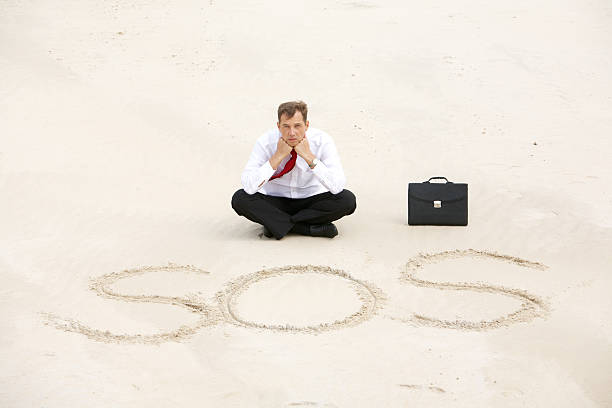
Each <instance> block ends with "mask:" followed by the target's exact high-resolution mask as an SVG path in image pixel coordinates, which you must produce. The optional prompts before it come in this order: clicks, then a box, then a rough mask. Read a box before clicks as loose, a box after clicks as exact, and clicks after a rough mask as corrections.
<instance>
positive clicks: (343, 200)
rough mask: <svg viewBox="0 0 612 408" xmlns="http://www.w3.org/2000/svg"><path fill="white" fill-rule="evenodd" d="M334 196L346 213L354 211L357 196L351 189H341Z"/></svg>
mask: <svg viewBox="0 0 612 408" xmlns="http://www.w3.org/2000/svg"><path fill="white" fill-rule="evenodd" d="M336 196H337V199H338V201H339V202H340V205H341V207H342V209H343V210H344V212H345V214H346V215H349V214H352V213H354V212H355V209H356V208H357V198H356V197H355V194H353V192H352V191H350V190H342V191H341V192H339V193H338V194H337V195H336Z"/></svg>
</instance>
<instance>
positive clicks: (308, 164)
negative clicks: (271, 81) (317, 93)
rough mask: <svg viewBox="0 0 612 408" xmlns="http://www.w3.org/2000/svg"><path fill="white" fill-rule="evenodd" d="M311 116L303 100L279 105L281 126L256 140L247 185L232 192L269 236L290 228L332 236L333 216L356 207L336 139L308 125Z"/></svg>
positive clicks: (244, 180) (238, 207)
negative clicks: (347, 185) (335, 142)
mask: <svg viewBox="0 0 612 408" xmlns="http://www.w3.org/2000/svg"><path fill="white" fill-rule="evenodd" d="M307 117H308V107H307V106H306V104H305V103H304V102H301V101H297V102H286V103H283V104H281V105H280V106H279V107H278V122H277V124H276V126H277V128H278V129H272V130H270V131H268V132H267V133H265V134H264V135H262V136H261V137H260V138H259V139H257V142H256V143H255V147H254V148H253V152H252V153H251V157H250V158H249V161H248V163H247V165H246V167H245V169H244V171H243V173H242V186H243V187H244V189H241V190H238V191H236V193H234V196H233V197H232V208H233V209H234V210H235V211H236V213H238V215H242V216H244V217H246V218H248V219H249V220H251V221H253V222H256V223H258V224H261V225H263V227H264V235H265V236H266V237H268V238H271V237H275V238H276V239H281V238H282V237H284V236H285V235H287V234H288V233H289V232H294V233H297V234H301V235H309V236H314V237H327V238H333V237H335V236H336V235H338V229H337V228H336V226H335V225H334V224H332V221H335V220H337V219H339V218H342V217H344V216H345V215H349V214H352V213H353V212H354V211H355V208H356V203H355V195H354V194H353V193H351V192H350V191H349V190H345V189H344V185H345V184H346V178H345V177H344V171H343V170H342V165H341V164H340V158H339V157H338V152H337V151H336V146H335V145H334V141H333V140H332V139H331V137H329V135H328V134H327V133H325V132H323V131H321V130H318V129H314V128H309V127H308V126H309V123H308V119H307Z"/></svg>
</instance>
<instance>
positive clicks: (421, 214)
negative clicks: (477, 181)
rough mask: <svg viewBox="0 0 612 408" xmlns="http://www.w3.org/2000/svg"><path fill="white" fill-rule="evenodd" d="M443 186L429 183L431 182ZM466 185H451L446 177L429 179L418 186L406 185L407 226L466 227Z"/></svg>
mask: <svg viewBox="0 0 612 408" xmlns="http://www.w3.org/2000/svg"><path fill="white" fill-rule="evenodd" d="M434 179H440V180H442V179H443V180H446V183H430V181H431V180H434ZM467 223H468V185H467V184H464V183H453V182H450V181H448V179H447V178H446V177H432V178H430V179H429V180H427V181H424V182H422V183H409V184H408V224H410V225H467Z"/></svg>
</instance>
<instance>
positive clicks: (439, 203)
mask: <svg viewBox="0 0 612 408" xmlns="http://www.w3.org/2000/svg"><path fill="white" fill-rule="evenodd" d="M433 206H434V208H442V201H434V202H433Z"/></svg>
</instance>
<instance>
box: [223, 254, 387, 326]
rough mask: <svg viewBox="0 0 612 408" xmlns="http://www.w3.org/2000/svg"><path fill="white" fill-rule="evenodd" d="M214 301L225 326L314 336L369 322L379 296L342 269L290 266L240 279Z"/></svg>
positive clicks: (377, 305)
mask: <svg viewBox="0 0 612 408" xmlns="http://www.w3.org/2000/svg"><path fill="white" fill-rule="evenodd" d="M217 299H218V301H219V305H220V307H221V311H222V312H223V314H224V316H225V318H226V320H227V321H228V322H230V323H233V324H236V325H239V326H243V327H253V328H259V329H268V330H275V331H290V332H308V333H317V332H321V331H326V330H335V329H339V328H344V327H350V326H355V325H357V324H359V323H362V322H364V321H366V320H368V319H370V318H371V317H372V316H373V315H374V314H375V313H376V311H377V310H378V309H379V308H380V307H381V304H382V301H383V300H384V297H383V296H382V294H381V291H380V290H379V289H378V288H376V287H375V286H373V285H371V284H370V283H367V282H364V281H360V280H358V279H355V278H353V277H352V276H350V275H349V274H348V273H346V272H344V271H342V270H338V269H332V268H330V267H325V266H313V265H294V266H284V267H280V268H273V269H264V270H261V271H258V272H255V273H252V274H248V275H243V276H240V277H239V278H237V279H236V280H234V281H232V282H230V283H228V284H227V286H226V288H225V289H224V290H223V291H221V292H219V293H218V294H217Z"/></svg>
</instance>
